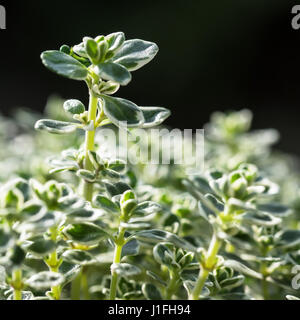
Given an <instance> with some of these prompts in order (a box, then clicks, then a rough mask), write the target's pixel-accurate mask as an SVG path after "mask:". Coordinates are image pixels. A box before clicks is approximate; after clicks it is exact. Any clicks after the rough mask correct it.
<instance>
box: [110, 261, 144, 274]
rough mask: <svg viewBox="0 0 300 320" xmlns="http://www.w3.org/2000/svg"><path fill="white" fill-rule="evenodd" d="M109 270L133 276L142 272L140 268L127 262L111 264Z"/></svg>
mask: <svg viewBox="0 0 300 320" xmlns="http://www.w3.org/2000/svg"><path fill="white" fill-rule="evenodd" d="M111 271H112V272H115V273H117V274H118V275H120V276H122V277H130V276H135V275H137V274H140V273H141V272H142V271H141V269H140V268H138V267H136V266H134V265H132V264H129V263H117V264H112V266H111Z"/></svg>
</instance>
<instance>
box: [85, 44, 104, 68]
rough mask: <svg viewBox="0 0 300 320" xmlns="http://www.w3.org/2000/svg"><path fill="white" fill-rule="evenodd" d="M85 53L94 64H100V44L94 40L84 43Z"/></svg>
mask: <svg viewBox="0 0 300 320" xmlns="http://www.w3.org/2000/svg"><path fill="white" fill-rule="evenodd" d="M84 47H85V52H86V53H87V55H88V57H89V58H90V60H91V61H92V63H93V64H97V63H99V58H100V50H99V47H98V43H97V42H96V41H95V40H94V39H86V41H84Z"/></svg>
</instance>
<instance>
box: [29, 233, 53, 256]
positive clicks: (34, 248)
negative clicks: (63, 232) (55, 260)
mask: <svg viewBox="0 0 300 320" xmlns="http://www.w3.org/2000/svg"><path fill="white" fill-rule="evenodd" d="M29 241H30V242H31V244H29V245H28V246H26V250H27V251H29V252H31V253H33V254H34V255H38V256H40V257H44V256H46V255H47V254H48V253H50V252H52V251H53V250H54V249H55V248H56V245H55V243H54V242H53V241H52V240H46V239H44V238H43V237H36V238H32V239H29Z"/></svg>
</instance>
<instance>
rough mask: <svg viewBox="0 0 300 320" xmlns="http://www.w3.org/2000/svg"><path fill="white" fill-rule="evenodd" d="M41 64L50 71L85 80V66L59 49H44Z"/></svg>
mask: <svg viewBox="0 0 300 320" xmlns="http://www.w3.org/2000/svg"><path fill="white" fill-rule="evenodd" d="M41 59H42V62H43V64H44V65H45V66H46V67H47V68H48V69H49V70H51V71H53V72H55V73H57V74H59V75H61V76H64V77H67V78H69V79H73V80H85V79H86V78H87V75H88V70H87V68H86V67H85V66H84V65H83V64H81V63H80V62H79V61H77V60H76V59H74V58H72V57H71V56H69V55H67V54H65V53H63V52H60V51H56V50H53V51H45V52H43V53H42V55H41Z"/></svg>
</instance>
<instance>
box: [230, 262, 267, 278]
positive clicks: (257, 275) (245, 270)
mask: <svg viewBox="0 0 300 320" xmlns="http://www.w3.org/2000/svg"><path fill="white" fill-rule="evenodd" d="M224 266H225V267H228V268H232V269H233V270H235V271H238V272H240V273H242V274H244V275H246V276H249V277H252V278H256V279H260V280H261V279H262V278H263V276H262V275H261V274H260V273H258V272H256V271H254V270H252V269H250V268H248V267H247V266H245V265H244V264H242V263H241V262H238V261H235V260H226V261H225V262H224Z"/></svg>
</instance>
